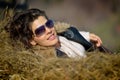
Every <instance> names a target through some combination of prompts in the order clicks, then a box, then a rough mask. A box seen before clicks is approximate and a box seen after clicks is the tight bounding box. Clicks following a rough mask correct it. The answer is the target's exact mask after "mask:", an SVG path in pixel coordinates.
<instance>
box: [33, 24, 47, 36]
mask: <svg viewBox="0 0 120 80" xmlns="http://www.w3.org/2000/svg"><path fill="white" fill-rule="evenodd" d="M44 32H45V26H41V27H39V28H37V29H36V30H35V34H36V35H41V34H43V33H44Z"/></svg>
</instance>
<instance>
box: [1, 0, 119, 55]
mask: <svg viewBox="0 0 120 80" xmlns="http://www.w3.org/2000/svg"><path fill="white" fill-rule="evenodd" d="M6 8H7V9H14V10H15V11H17V10H26V9H29V8H38V9H41V10H44V11H45V12H46V14H47V15H48V16H49V18H52V19H53V20H56V21H61V22H67V23H70V24H71V25H74V26H75V27H77V28H78V29H79V30H81V31H83V30H84V31H89V32H92V33H95V34H97V35H98V36H100V37H101V39H102V40H103V44H104V45H105V46H106V47H107V48H109V49H111V50H113V51H115V52H116V53H117V52H120V0H0V14H1V15H2V11H4V9H6ZM0 18H2V16H0Z"/></svg>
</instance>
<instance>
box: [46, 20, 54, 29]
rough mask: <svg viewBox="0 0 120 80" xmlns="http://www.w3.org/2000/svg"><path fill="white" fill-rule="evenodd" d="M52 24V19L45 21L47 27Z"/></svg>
mask: <svg viewBox="0 0 120 80" xmlns="http://www.w3.org/2000/svg"><path fill="white" fill-rule="evenodd" d="M53 26H54V23H53V21H52V20H48V21H47V23H46V27H48V28H52V27H53Z"/></svg>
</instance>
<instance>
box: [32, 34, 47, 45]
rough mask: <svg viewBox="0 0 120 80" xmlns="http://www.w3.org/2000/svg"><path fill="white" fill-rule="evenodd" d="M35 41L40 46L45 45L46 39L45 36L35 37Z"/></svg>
mask: <svg viewBox="0 0 120 80" xmlns="http://www.w3.org/2000/svg"><path fill="white" fill-rule="evenodd" d="M34 41H35V42H36V43H37V44H39V45H42V44H43V43H45V42H46V37H45V36H40V37H35V38H34Z"/></svg>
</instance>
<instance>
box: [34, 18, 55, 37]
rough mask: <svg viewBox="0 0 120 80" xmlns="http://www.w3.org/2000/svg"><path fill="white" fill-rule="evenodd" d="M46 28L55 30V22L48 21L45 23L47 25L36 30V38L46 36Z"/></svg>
mask: <svg viewBox="0 0 120 80" xmlns="http://www.w3.org/2000/svg"><path fill="white" fill-rule="evenodd" d="M45 27H47V28H53V27H54V22H53V20H48V21H47V22H46V23H45V25H42V26H39V27H38V28H37V29H36V30H35V34H36V36H40V35H42V34H44V33H45V31H46V29H45Z"/></svg>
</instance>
